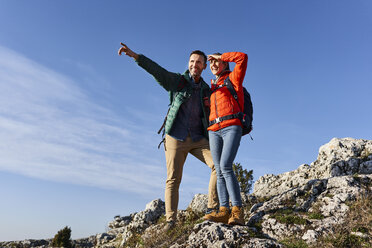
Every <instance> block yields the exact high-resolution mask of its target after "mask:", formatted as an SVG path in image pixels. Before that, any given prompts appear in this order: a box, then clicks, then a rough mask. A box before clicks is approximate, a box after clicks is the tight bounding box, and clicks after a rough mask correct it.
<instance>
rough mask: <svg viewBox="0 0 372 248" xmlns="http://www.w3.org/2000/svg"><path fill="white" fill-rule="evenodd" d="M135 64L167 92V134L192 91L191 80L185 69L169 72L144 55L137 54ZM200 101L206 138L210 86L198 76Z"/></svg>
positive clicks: (206, 136)
mask: <svg viewBox="0 0 372 248" xmlns="http://www.w3.org/2000/svg"><path fill="white" fill-rule="evenodd" d="M136 62H137V64H138V65H139V66H141V67H142V68H143V69H145V70H146V71H147V72H148V73H150V74H151V75H152V76H153V77H154V78H155V80H156V81H157V82H158V83H159V84H160V85H161V86H162V87H163V88H164V89H165V90H166V91H168V92H169V97H170V108H169V111H168V115H167V119H166V122H165V127H164V128H165V133H166V134H169V132H170V131H171V130H172V127H173V124H174V121H175V119H176V117H177V113H178V110H179V109H180V106H181V104H182V103H184V102H186V101H187V100H188V99H189V98H190V96H191V93H192V86H191V85H192V81H191V78H190V75H189V71H188V70H187V71H186V72H185V73H184V74H180V73H174V72H169V71H167V70H166V69H164V68H163V67H161V66H160V65H158V64H157V63H155V62H154V61H152V60H151V59H149V58H147V57H146V56H145V55H142V54H139V56H138V60H136ZM199 83H200V84H201V85H200V86H201V87H200V102H201V106H202V109H203V118H202V119H201V121H202V124H203V128H204V136H205V138H207V139H208V132H207V128H208V123H209V121H208V118H209V106H208V105H209V97H210V88H209V86H208V84H207V83H206V82H204V80H203V78H200V81H199Z"/></svg>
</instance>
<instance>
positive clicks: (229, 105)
mask: <svg viewBox="0 0 372 248" xmlns="http://www.w3.org/2000/svg"><path fill="white" fill-rule="evenodd" d="M221 60H222V61H226V62H234V63H236V65H235V68H234V70H233V71H232V72H231V71H226V72H225V73H223V74H222V75H221V76H220V77H219V78H218V79H217V82H214V80H212V82H211V90H212V92H213V93H212V95H211V103H210V104H211V107H210V110H211V113H210V115H209V121H213V120H215V119H217V118H218V117H223V116H227V115H231V114H236V113H238V112H242V111H243V109H241V108H240V106H241V107H242V108H243V107H244V93H243V80H244V76H245V72H246V70H247V64H248V55H247V54H245V53H241V52H230V53H224V54H222V55H221ZM227 77H230V81H231V83H232V84H233V86H234V89H235V91H236V93H237V94H238V100H239V105H238V104H237V102H236V100H235V99H234V98H233V96H232V95H231V93H230V91H229V90H228V89H227V88H226V87H221V88H219V89H217V90H215V91H214V89H215V88H216V87H218V85H221V84H223V82H224V80H225V78H227ZM233 125H239V126H242V123H241V121H240V120H239V119H238V118H236V119H229V120H224V121H222V122H219V123H215V124H213V125H212V126H210V127H208V130H211V131H217V130H220V129H222V128H224V127H228V126H233Z"/></svg>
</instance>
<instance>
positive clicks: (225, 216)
mask: <svg viewBox="0 0 372 248" xmlns="http://www.w3.org/2000/svg"><path fill="white" fill-rule="evenodd" d="M229 216H230V214H229V209H228V208H227V207H220V211H218V212H217V211H213V212H212V213H210V214H207V215H205V216H204V217H203V219H204V220H210V221H213V222H221V223H224V224H227V222H228V220H229Z"/></svg>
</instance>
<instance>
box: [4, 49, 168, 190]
mask: <svg viewBox="0 0 372 248" xmlns="http://www.w3.org/2000/svg"><path fill="white" fill-rule="evenodd" d="M149 139H151V137H150V138H149V135H148V133H146V131H143V130H141V129H140V127H138V126H136V125H135V124H133V123H132V122H131V121H130V120H126V119H125V118H124V117H121V116H118V115H117V114H115V113H114V112H113V111H111V110H109V109H106V108H104V107H101V106H99V105H97V104H95V103H94V101H92V100H91V99H89V97H88V94H85V93H84V90H83V89H82V88H80V87H79V84H78V83H77V82H75V81H74V80H73V79H71V78H69V77H66V76H64V75H62V74H60V73H58V72H55V71H53V70H51V69H49V68H46V67H45V66H42V65H40V64H38V63H36V62H34V61H32V60H30V59H28V58H26V57H25V56H23V55H21V54H19V53H17V52H14V51H12V50H10V49H7V48H5V47H1V46H0V170H3V171H10V172H13V173H18V174H22V175H27V176H31V177H36V178H41V179H47V180H52V181H61V182H70V183H78V184H83V185H91V186H96V187H102V188H107V189H117V190H125V191H131V192H136V193H141V194H146V193H149V192H153V191H154V189H155V190H161V189H162V188H163V182H164V177H165V175H164V171H163V170H162V167H163V166H164V165H163V161H158V160H156V158H151V157H146V156H144V154H146V152H147V150H146V149H148V148H147V146H146V144H148V142H147V141H148V140H149ZM138 140H142V141H143V142H138ZM156 141H157V140H156ZM151 142H152V140H151ZM160 166H161V167H160Z"/></svg>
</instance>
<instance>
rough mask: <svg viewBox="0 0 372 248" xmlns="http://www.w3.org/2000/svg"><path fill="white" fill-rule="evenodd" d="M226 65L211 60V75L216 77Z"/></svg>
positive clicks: (220, 61)
mask: <svg viewBox="0 0 372 248" xmlns="http://www.w3.org/2000/svg"><path fill="white" fill-rule="evenodd" d="M225 67H226V63H225V62H223V61H222V60H217V59H212V60H210V61H209V68H210V69H211V72H212V74H213V75H215V76H218V75H220V73H221V72H222V71H223V70H224V69H225Z"/></svg>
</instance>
